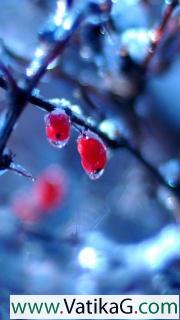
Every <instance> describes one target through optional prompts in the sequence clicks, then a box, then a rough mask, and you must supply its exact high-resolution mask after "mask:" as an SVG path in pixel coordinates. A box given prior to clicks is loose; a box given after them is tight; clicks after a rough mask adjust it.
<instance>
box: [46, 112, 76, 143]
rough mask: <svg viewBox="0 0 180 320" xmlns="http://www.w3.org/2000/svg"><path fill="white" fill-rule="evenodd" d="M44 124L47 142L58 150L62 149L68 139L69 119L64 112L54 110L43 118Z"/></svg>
mask: <svg viewBox="0 0 180 320" xmlns="http://www.w3.org/2000/svg"><path fill="white" fill-rule="evenodd" d="M45 124H46V136H47V138H48V140H49V142H50V143H51V144H52V145H53V146H56V147H58V148H62V147H64V146H65V145H66V144H67V142H68V140H69V138H70V131H71V121H70V117H69V116H68V115H67V114H66V113H65V111H63V110H58V109H56V110H54V111H52V112H51V113H49V114H48V115H46V116H45Z"/></svg>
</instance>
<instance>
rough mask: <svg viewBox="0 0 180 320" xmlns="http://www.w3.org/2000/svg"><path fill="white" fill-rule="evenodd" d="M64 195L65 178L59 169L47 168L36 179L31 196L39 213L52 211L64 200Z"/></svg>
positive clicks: (54, 167)
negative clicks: (32, 195) (34, 199)
mask: <svg viewBox="0 0 180 320" xmlns="http://www.w3.org/2000/svg"><path fill="white" fill-rule="evenodd" d="M65 193H66V183H65V177H64V174H63V173H62V170H60V168H59V167H56V166H53V167H50V168H48V169H47V170H46V171H45V172H43V173H42V175H41V176H40V177H39V178H38V179H37V181H36V182H35V185H34V188H33V194H34V197H35V198H36V203H37V205H38V207H39V210H40V211H43V212H45V211H49V210H53V209H54V208H55V207H56V206H59V205H60V204H61V203H62V201H63V200H64V196H65Z"/></svg>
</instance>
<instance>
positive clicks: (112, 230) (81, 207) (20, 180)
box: [0, 0, 180, 320]
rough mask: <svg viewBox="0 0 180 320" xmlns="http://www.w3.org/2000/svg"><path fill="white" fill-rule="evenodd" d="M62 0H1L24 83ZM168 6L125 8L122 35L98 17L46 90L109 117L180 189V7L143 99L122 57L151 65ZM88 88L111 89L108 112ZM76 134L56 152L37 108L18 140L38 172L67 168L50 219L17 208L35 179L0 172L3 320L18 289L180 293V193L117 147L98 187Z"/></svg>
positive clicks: (118, 23) (2, 19) (4, 28)
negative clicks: (151, 49) (152, 43)
mask: <svg viewBox="0 0 180 320" xmlns="http://www.w3.org/2000/svg"><path fill="white" fill-rule="evenodd" d="M75 2H76V1H75ZM55 4H56V1H51V0H49V1H46V0H44V1H43V0H42V1H40V0H39V1H38V0H37V1H35V0H22V1H19V0H6V1H5V2H4V1H0V39H1V42H2V50H3V52H4V56H5V59H6V60H7V61H8V63H9V65H10V67H11V69H12V70H14V73H15V75H16V77H17V78H18V79H20V78H21V77H22V75H23V73H24V72H25V69H26V67H27V65H28V62H29V60H30V59H32V57H33V53H34V51H35V48H36V47H37V45H38V41H39V40H38V36H37V35H38V31H39V30H40V28H41V27H42V25H44V23H45V22H46V19H47V16H48V15H50V14H51V13H52V12H53V9H54V7H55ZM163 5H164V1H160V0H159V1H155V0H154V1H138V0H131V1H130V0H123V1H121V0H119V1H118V0H117V1H114V5H113V9H112V12H111V24H112V25H113V29H111V28H112V26H111V28H110V30H109V31H107V30H106V29H105V30H104V29H103V28H102V26H101V23H100V22H99V21H96V19H94V20H93V18H92V21H91V19H90V21H89V22H88V23H87V24H86V25H85V26H84V28H81V29H80V31H79V32H78V34H77V35H76V36H75V38H74V39H73V40H72V41H71V43H70V44H69V46H68V47H67V49H66V50H65V52H64V54H63V55H62V57H61V58H60V60H59V61H57V64H56V67H54V68H52V70H51V71H50V72H49V73H48V74H47V75H46V76H45V77H44V78H43V79H42V81H41V84H40V86H39V89H40V90H41V94H42V95H43V96H44V97H46V98H48V99H52V98H65V99H68V100H69V101H71V102H72V104H73V105H76V110H77V111H78V112H82V113H84V114H85V115H86V116H87V117H88V118H89V119H95V120H96V121H101V113H102V111H103V113H106V115H107V119H108V121H107V120H106V121H105V122H104V125H105V128H107V130H108V132H110V133H112V132H111V131H113V128H114V126H116V127H117V128H118V130H119V132H120V133H121V132H123V134H124V135H126V136H127V137H128V139H129V140H130V141H132V143H134V144H135V145H136V146H137V147H138V148H139V149H140V150H141V151H142V153H143V155H144V157H145V158H147V159H148V161H149V162H151V163H153V164H154V165H155V166H156V167H157V168H158V169H160V170H161V172H162V173H163V175H164V176H165V178H166V179H167V181H168V183H170V184H172V185H178V183H179V178H180V162H179V152H180V148H179V137H180V126H179V123H180V112H179V107H180V106H179V101H180V90H179V81H180V77H179V75H180V60H179V49H180V36H179V35H180V33H179V31H180V30H179V29H180V28H179V8H178V9H176V11H175V12H174V13H173V16H172V18H171V20H170V22H169V25H168V28H167V30H166V33H165V36H164V37H163V39H162V42H161V45H160V47H159V48H158V52H157V54H156V56H155V58H154V59H153V61H152V64H151V68H150V71H149V77H148V81H147V83H146V89H145V90H143V91H142V92H139V91H138V89H137V81H136V80H137V79H136V77H134V78H132V77H131V76H132V75H129V74H127V73H125V72H123V71H122V64H123V59H122V57H121V56H119V55H118V52H120V49H122V48H123V49H124V48H126V50H128V51H129V52H130V54H131V56H132V58H133V59H135V60H136V61H138V62H139V61H141V60H142V59H143V57H144V56H145V54H146V52H147V48H148V43H149V31H150V30H151V29H152V28H153V27H154V26H155V25H156V24H157V22H158V21H159V19H160V17H161V14H162V11H163ZM78 82H79V83H80V84H83V85H88V86H90V87H91V86H93V87H95V88H96V90H97V91H98V92H100V93H101V96H99V95H98V94H97V92H96V91H93V90H90V92H89V96H90V99H91V100H92V101H93V103H94V104H95V105H96V106H98V110H96V109H92V107H90V106H89V105H88V103H87V101H85V100H84V99H83V98H82V94H81V90H80V88H79V85H78ZM102 97H103V98H102ZM5 108H6V96H5V93H4V91H3V90H2V89H0V111H1V112H2V113H3V110H4V109H5ZM99 110H101V112H100V111H99ZM76 139H77V132H75V131H73V132H72V137H71V140H70V142H69V143H68V145H67V146H66V147H65V148H63V149H62V150H59V149H55V148H53V147H52V146H51V145H50V144H49V143H48V141H47V139H46V137H45V130H44V112H43V111H42V110H39V109H37V108H36V107H34V106H32V105H28V106H27V108H26V110H25V112H24V113H23V115H22V117H21V119H20V121H19V123H18V126H17V128H16V130H15V131H14V133H13V135H12V137H11V139H10V142H9V146H10V148H11V149H12V150H13V152H14V153H15V154H16V162H17V163H19V164H21V165H22V166H23V167H24V168H26V169H27V170H28V171H29V172H30V173H31V174H32V175H33V177H35V178H37V179H38V177H39V176H40V175H41V176H42V175H43V172H45V170H47V168H51V166H52V165H56V168H57V166H58V168H59V169H57V170H60V174H61V175H62V183H61V188H62V190H63V197H62V199H61V201H60V203H59V205H58V206H56V207H55V208H53V210H48V212H45V213H42V214H41V217H40V218H39V217H38V219H32V220H31V217H30V216H28V218H29V219H24V216H23V213H22V211H23V210H25V209H23V210H22V209H21V210H19V209H17V208H16V209H15V207H16V206H15V205H14V203H15V202H16V201H19V199H21V200H20V201H22V202H23V199H26V197H27V194H30V196H31V195H32V194H31V192H32V190H33V188H34V187H33V184H34V183H33V182H32V181H31V179H27V178H25V177H22V176H19V175H16V174H14V173H12V172H7V173H6V174H4V175H2V176H1V177H0V221H1V223H0V289H1V290H0V291H1V302H0V319H3V320H6V319H8V318H9V295H10V294H85V293H87V294H126V293H128V294H172V293H179V291H180V234H179V217H180V204H179V200H178V198H176V197H175V196H174V195H173V194H171V193H170V192H169V191H168V190H166V189H165V187H162V186H160V185H159V183H158V181H157V180H156V179H155V177H153V176H152V174H151V173H150V172H149V171H148V169H146V168H145V167H144V166H143V165H142V164H141V163H140V162H139V161H138V160H137V159H136V158H135V157H134V156H133V155H132V154H130V152H129V151H127V150H125V149H120V150H116V151H112V150H109V162H108V165H107V168H106V169H105V172H104V174H103V176H102V177H101V178H100V179H98V180H96V181H91V180H90V179H89V177H88V176H87V175H86V174H85V173H84V172H83V169H82V167H81V164H80V159H79V155H78V153H77V149H76ZM17 199H18V200H17ZM26 205H27V202H26V201H25V202H24V208H26ZM31 209H32V208H31ZM18 210H19V212H17V211H18ZM32 211H33V210H30V215H31V213H32ZM33 217H34V216H33Z"/></svg>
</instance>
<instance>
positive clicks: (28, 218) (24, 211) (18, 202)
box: [12, 192, 40, 223]
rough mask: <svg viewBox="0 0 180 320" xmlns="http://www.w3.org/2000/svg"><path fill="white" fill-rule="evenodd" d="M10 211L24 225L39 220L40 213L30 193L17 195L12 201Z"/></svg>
mask: <svg viewBox="0 0 180 320" xmlns="http://www.w3.org/2000/svg"><path fill="white" fill-rule="evenodd" d="M12 210H13V212H14V213H15V214H16V216H17V217H18V218H19V219H20V220H21V221H22V222H25V223H32V222H36V221H38V220H39V217H40V213H39V210H38V207H37V205H36V203H35V201H34V198H33V196H32V194H31V192H30V193H29V192H28V193H26V192H20V193H17V194H16V196H15V197H14V199H13V201H12Z"/></svg>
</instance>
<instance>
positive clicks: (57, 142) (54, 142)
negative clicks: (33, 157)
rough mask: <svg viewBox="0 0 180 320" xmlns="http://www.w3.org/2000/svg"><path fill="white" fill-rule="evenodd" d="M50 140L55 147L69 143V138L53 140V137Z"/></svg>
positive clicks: (61, 146)
mask: <svg viewBox="0 0 180 320" xmlns="http://www.w3.org/2000/svg"><path fill="white" fill-rule="evenodd" d="M48 141H49V143H50V144H51V145H52V146H53V147H55V148H59V149H61V148H63V147H65V146H66V145H67V143H68V141H69V138H67V139H66V140H63V141H53V140H51V139H48Z"/></svg>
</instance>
